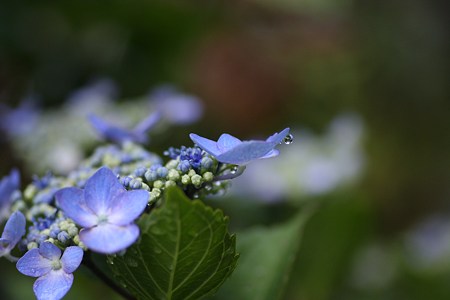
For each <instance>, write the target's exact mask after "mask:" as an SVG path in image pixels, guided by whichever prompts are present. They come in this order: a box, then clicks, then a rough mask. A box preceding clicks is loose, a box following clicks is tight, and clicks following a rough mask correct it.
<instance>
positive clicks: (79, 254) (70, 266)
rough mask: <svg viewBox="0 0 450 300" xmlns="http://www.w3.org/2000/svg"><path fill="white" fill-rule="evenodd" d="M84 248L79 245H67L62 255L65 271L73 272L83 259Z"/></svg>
mask: <svg viewBox="0 0 450 300" xmlns="http://www.w3.org/2000/svg"><path fill="white" fill-rule="evenodd" d="M83 254H84V252H83V249H81V248H80V247H77V246H70V247H67V248H66V250H65V251H64V254H63V256H62V257H61V263H62V267H63V270H64V272H66V273H73V272H74V271H75V270H76V269H77V268H78V267H79V266H80V263H81V261H82V260H83Z"/></svg>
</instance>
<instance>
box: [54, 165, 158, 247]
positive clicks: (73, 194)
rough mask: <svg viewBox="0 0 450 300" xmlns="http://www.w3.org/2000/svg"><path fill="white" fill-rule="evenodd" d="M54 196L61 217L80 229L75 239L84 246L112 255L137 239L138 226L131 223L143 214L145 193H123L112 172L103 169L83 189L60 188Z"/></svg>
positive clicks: (146, 199)
mask: <svg viewBox="0 0 450 300" xmlns="http://www.w3.org/2000/svg"><path fill="white" fill-rule="evenodd" d="M55 197H56V202H57V204H58V206H59V207H60V208H61V209H62V210H63V212H64V214H65V215H66V216H67V217H69V218H71V219H72V220H73V221H74V222H75V223H77V224H78V225H80V226H81V227H83V229H82V230H81V231H80V234H79V237H80V240H81V241H82V242H83V243H84V244H85V245H86V247H88V248H89V249H91V250H93V251H95V252H100V253H105V254H112V253H116V252H119V251H121V250H123V249H125V248H127V247H128V246H130V245H131V244H133V243H134V242H135V241H136V239H137V238H138V236H139V227H138V226H137V225H136V224H134V223H133V221H134V220H135V219H136V218H137V217H139V215H140V214H141V213H142V212H143V211H144V209H145V207H146V205H147V202H148V200H149V193H148V192H147V191H145V190H133V191H127V190H126V189H125V188H124V187H123V185H122V184H121V183H120V181H119V179H118V178H117V177H116V176H115V175H114V173H113V172H112V171H111V170H110V169H108V168H106V167H103V168H101V169H99V170H98V171H97V172H96V173H95V174H94V175H92V177H91V178H89V179H88V180H87V182H86V185H85V188H84V190H82V189H79V188H75V187H70V188H64V189H61V190H60V191H58V192H57V193H56V195H55Z"/></svg>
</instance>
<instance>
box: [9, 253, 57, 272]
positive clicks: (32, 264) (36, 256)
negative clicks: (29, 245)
mask: <svg viewBox="0 0 450 300" xmlns="http://www.w3.org/2000/svg"><path fill="white" fill-rule="evenodd" d="M16 268H17V270H19V272H20V273H22V274H24V275H27V276H31V277H40V276H42V275H45V274H47V273H48V272H50V270H51V269H52V261H51V260H50V259H47V258H45V257H43V256H42V255H41V254H40V253H39V249H38V248H34V249H31V250H30V251H28V252H27V253H25V254H24V256H22V257H21V258H20V259H19V261H18V262H17V265H16Z"/></svg>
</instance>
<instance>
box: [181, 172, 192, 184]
mask: <svg viewBox="0 0 450 300" xmlns="http://www.w3.org/2000/svg"><path fill="white" fill-rule="evenodd" d="M181 183H182V184H184V185H188V184H190V183H191V177H190V176H189V175H187V174H185V175H183V176H181Z"/></svg>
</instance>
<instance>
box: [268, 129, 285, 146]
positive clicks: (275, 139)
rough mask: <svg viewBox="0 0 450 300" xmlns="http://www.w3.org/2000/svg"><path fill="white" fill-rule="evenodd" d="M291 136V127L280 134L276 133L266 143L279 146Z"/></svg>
mask: <svg viewBox="0 0 450 300" xmlns="http://www.w3.org/2000/svg"><path fill="white" fill-rule="evenodd" d="M288 134H289V127H287V128H285V129H283V130H282V131H281V132H280V133H275V134H273V135H271V136H269V137H268V138H267V140H266V142H269V143H275V144H279V143H281V142H282V141H283V139H284V138H285V137H286V136H287V135H288Z"/></svg>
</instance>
